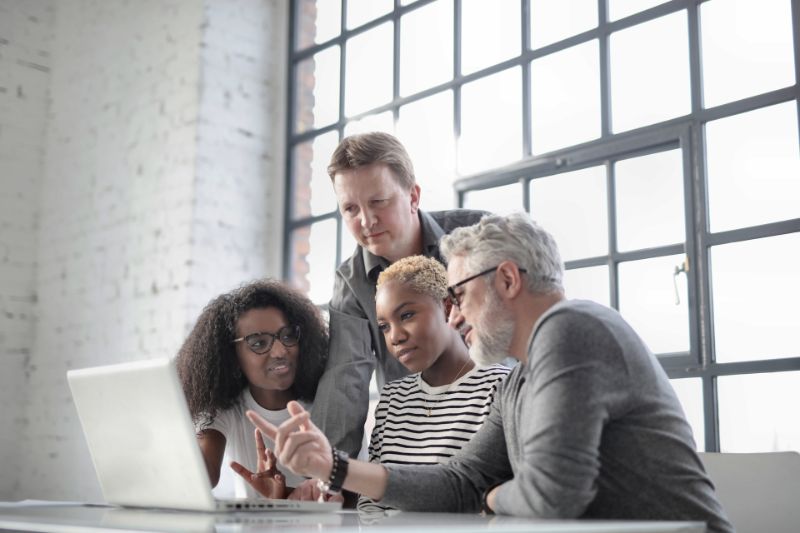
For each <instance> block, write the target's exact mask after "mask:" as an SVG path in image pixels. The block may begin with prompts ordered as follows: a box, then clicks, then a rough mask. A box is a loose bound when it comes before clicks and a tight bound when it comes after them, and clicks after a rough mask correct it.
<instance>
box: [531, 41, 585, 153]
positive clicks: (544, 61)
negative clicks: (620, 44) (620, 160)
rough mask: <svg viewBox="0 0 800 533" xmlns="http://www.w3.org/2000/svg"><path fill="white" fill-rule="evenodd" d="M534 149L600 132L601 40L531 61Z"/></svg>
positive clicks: (581, 139) (574, 141)
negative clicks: (599, 48) (599, 47)
mask: <svg viewBox="0 0 800 533" xmlns="http://www.w3.org/2000/svg"><path fill="white" fill-rule="evenodd" d="M531 128H532V135H533V140H532V144H533V147H532V148H533V153H534V154H541V153H544V152H549V151H551V150H555V149H558V148H564V147H566V146H571V145H574V144H579V143H582V142H585V141H589V140H591V139H596V138H597V137H599V136H600V65H599V52H598V45H597V40H593V41H589V42H588V43H584V44H580V45H578V46H573V47H571V48H567V49H566V50H563V51H561V52H557V53H555V54H550V55H547V56H544V57H542V58H541V59H537V60H535V61H533V62H532V63H531Z"/></svg>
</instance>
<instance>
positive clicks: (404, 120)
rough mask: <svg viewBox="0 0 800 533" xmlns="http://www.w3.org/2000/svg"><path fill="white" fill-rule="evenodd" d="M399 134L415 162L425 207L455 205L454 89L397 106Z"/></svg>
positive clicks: (415, 171)
mask: <svg viewBox="0 0 800 533" xmlns="http://www.w3.org/2000/svg"><path fill="white" fill-rule="evenodd" d="M397 132H398V138H399V139H400V141H401V142H402V143H403V146H405V147H406V150H408V153H409V155H410V156H411V161H412V162H413V163H414V174H415V175H416V177H417V183H418V184H419V185H420V187H421V189H422V197H421V205H422V207H423V208H424V209H425V210H426V211H436V210H440V209H452V208H453V207H454V206H455V194H454V192H453V181H454V180H455V170H456V169H455V165H456V143H455V137H454V136H453V93H452V92H451V91H444V92H442V93H439V94H435V95H433V96H431V97H429V98H425V99H423V100H418V101H416V102H413V103H411V104H408V105H406V106H403V107H401V108H400V118H399V120H398V122H397Z"/></svg>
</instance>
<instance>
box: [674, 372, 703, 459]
mask: <svg viewBox="0 0 800 533" xmlns="http://www.w3.org/2000/svg"><path fill="white" fill-rule="evenodd" d="M669 382H670V383H671V384H672V388H673V389H675V394H677V395H678V400H680V402H681V406H682V407H683V413H684V414H685V415H686V420H687V421H688V422H689V425H690V426H692V433H693V434H694V443H695V446H696V448H697V450H698V451H703V450H705V448H706V444H705V442H706V428H705V424H704V422H703V420H704V416H703V380H701V379H699V378H684V379H671V380H670V381H669Z"/></svg>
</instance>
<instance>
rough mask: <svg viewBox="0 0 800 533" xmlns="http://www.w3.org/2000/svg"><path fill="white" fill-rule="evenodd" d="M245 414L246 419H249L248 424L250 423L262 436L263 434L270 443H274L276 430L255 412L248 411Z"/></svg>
mask: <svg viewBox="0 0 800 533" xmlns="http://www.w3.org/2000/svg"><path fill="white" fill-rule="evenodd" d="M245 414H246V415H247V418H249V419H250V422H252V423H253V425H255V426H256V427H257V428H258V429H260V430H261V433H262V434H264V435H265V436H266V437H267V438H268V439H269V440H271V441H272V442H275V435H276V434H277V433H278V428H276V427H275V426H273V425H272V424H270V423H269V422H267V421H266V420H264V419H263V418H262V417H261V415H259V414H258V413H256V412H255V411H250V410H248V411H247V412H246V413H245Z"/></svg>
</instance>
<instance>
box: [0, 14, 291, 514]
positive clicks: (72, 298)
mask: <svg viewBox="0 0 800 533" xmlns="http://www.w3.org/2000/svg"><path fill="white" fill-rule="evenodd" d="M0 1H3V0H0ZM11 3H12V4H21V3H27V1H26V0H18V1H17V2H11ZM55 6H56V7H55V24H54V27H53V39H52V58H51V69H52V70H51V84H50V96H51V103H50V107H49V112H48V113H47V115H46V124H47V135H46V143H45V147H46V148H45V155H44V170H43V173H42V177H41V180H40V181H41V184H40V186H41V190H42V194H41V200H40V203H39V204H36V205H35V206H34V207H33V209H36V208H37V207H38V210H39V212H40V213H41V215H40V222H39V229H38V231H37V232H33V233H35V236H36V238H37V239H38V241H37V242H38V251H37V254H38V255H37V257H38V271H37V274H36V279H35V285H34V286H35V294H36V295H37V296H38V301H37V303H36V305H35V310H34V311H35V313H36V314H37V316H38V321H37V322H36V323H35V328H32V327H31V325H30V322H28V323H26V324H24V325H23V326H20V327H19V328H17V327H10V328H8V329H10V330H13V331H15V332H16V331H18V330H20V329H23V328H25V327H27V328H28V330H32V331H33V332H34V334H33V338H34V344H33V348H32V351H31V353H30V361H29V363H28V364H27V366H25V365H24V364H23V365H17V366H18V367H20V368H14V369H13V372H14V375H15V376H16V379H17V380H19V382H20V383H21V384H22V385H21V387H23V388H26V389H27V391H28V394H27V395H26V396H25V398H26V401H25V402H24V405H21V404H22V403H23V402H22V401H20V400H19V399H18V396H14V398H17V399H16V401H15V400H14V399H12V400H11V404H10V405H11V406H13V407H14V408H11V409H7V410H9V411H15V412H17V413H21V415H20V419H19V421H18V424H17V425H18V426H21V427H22V431H21V434H19V433H18V434H16V435H15V436H14V437H13V438H14V442H13V443H12V448H13V450H14V452H13V453H15V454H16V457H18V459H19V460H18V463H19V464H20V465H21V466H20V470H19V472H18V473H17V477H16V478H15V479H18V480H19V481H18V483H16V485H12V486H16V487H17V488H15V489H13V491H12V494H11V496H8V493H6V494H4V495H2V496H0V497H6V498H8V497H16V498H25V497H29V498H67V499H94V498H99V496H100V494H99V489H98V486H97V484H96V481H95V477H94V471H93V469H92V466H91V463H90V461H89V457H88V452H87V450H86V447H85V443H84V441H83V437H82V435H81V432H80V429H79V423H78V420H77V417H76V415H75V412H74V408H73V407H72V403H71V400H70V396H69V391H68V389H67V386H66V380H65V377H64V374H65V372H66V370H68V369H70V368H78V367H83V366H89V365H96V364H104V363H111V362H116V361H122V360H129V359H141V358H148V357H157V356H164V355H170V356H171V355H174V353H175V352H176V351H177V349H178V347H179V345H180V343H181V342H182V340H183V337H184V335H185V334H186V332H187V330H188V328H189V326H190V325H191V323H193V321H194V319H195V317H196V315H197V312H198V311H199V309H200V307H202V305H203V304H205V303H206V302H207V301H208V300H209V299H210V298H211V297H212V296H214V295H216V293H217V292H219V291H221V290H227V289H229V288H230V287H232V286H236V285H238V284H239V283H241V282H242V281H246V280H249V279H251V278H253V277H256V276H261V275H264V274H266V273H269V272H277V271H278V270H277V268H278V265H279V264H280V234H281V229H280V227H281V223H282V210H281V207H280V206H281V204H282V192H280V191H281V190H282V185H281V184H282V181H283V178H282V169H283V163H282V149H283V148H282V139H281V137H282V134H283V131H284V125H283V117H282V114H280V113H278V110H280V109H281V108H282V105H281V104H282V103H283V101H284V99H283V91H284V88H283V81H282V80H283V79H284V77H285V74H284V70H285V68H284V66H283V64H282V62H283V58H284V57H285V54H286V52H285V50H286V44H285V43H286V39H285V25H286V23H285V3H284V2H282V1H281V0H237V1H236V2H231V1H228V0H205V1H203V0H192V1H189V0H180V1H179V0H174V1H165V0H137V1H136V2H127V1H124V0H59V2H57V3H56V4H55ZM281 35H284V36H281ZM234 36H235V37H236V38H233V37H234ZM43 42H45V39H44V38H43ZM276 80H281V81H280V82H278V81H276ZM40 109H45V106H42V107H41V108H40ZM273 113H274V115H273ZM0 117H2V115H0ZM0 123H2V122H1V121H0ZM244 132H246V133H244ZM276 170H277V171H276ZM33 179H35V177H34V178H33ZM21 181H26V180H21ZM6 190H7V187H6V185H5V180H4V183H3V191H4V193H3V194H6V193H5V191H6ZM14 220H16V217H15V218H14ZM30 255H31V256H32V255H33V254H30ZM0 268H2V267H0ZM3 277H4V278H5V272H3ZM29 286H30V282H29ZM29 292H30V291H29ZM0 331H3V329H0ZM15 334H16V333H15ZM29 336H30V335H29ZM9 368H11V367H10V366H9ZM8 449H9V447H8V445H7V443H3V447H2V448H0V450H1V451H3V453H5V452H6V450H8ZM3 477H4V478H5V473H4V476H3ZM5 490H8V489H5Z"/></svg>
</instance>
